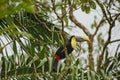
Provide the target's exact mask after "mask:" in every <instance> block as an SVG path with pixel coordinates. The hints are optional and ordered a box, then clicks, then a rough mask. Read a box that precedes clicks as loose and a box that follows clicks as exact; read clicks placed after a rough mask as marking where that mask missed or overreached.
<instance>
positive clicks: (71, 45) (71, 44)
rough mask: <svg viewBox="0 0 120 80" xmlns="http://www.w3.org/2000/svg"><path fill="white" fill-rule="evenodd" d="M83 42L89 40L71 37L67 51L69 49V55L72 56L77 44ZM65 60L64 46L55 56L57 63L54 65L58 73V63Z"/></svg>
mask: <svg viewBox="0 0 120 80" xmlns="http://www.w3.org/2000/svg"><path fill="white" fill-rule="evenodd" d="M82 41H88V38H85V37H78V36H71V38H70V39H69V41H68V43H67V45H66V49H67V53H68V54H70V53H71V52H72V51H73V50H74V48H75V47H76V42H82ZM64 58H65V49H64V47H63V46H61V47H60V48H59V49H58V50H57V51H56V54H55V61H54V63H53V70H54V71H57V65H58V61H59V60H61V59H64Z"/></svg>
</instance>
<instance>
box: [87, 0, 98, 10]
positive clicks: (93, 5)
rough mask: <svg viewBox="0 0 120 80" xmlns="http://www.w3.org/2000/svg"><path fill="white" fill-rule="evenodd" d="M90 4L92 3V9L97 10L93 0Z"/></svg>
mask: <svg viewBox="0 0 120 80" xmlns="http://www.w3.org/2000/svg"><path fill="white" fill-rule="evenodd" d="M89 3H90V7H91V8H92V9H96V4H95V2H94V1H92V0H91V1H90V2H89Z"/></svg>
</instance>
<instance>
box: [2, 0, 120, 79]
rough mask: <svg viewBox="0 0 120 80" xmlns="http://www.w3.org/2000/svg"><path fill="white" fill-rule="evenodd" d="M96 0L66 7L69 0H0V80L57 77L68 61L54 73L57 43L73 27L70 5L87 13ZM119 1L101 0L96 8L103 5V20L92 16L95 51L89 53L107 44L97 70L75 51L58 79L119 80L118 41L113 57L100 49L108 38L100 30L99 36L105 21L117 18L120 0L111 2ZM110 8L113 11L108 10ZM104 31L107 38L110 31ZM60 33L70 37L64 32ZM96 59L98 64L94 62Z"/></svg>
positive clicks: (73, 2)
mask: <svg viewBox="0 0 120 80" xmlns="http://www.w3.org/2000/svg"><path fill="white" fill-rule="evenodd" d="M97 1H99V0H96V1H94V0H71V6H69V5H70V2H69V0H68V1H66V0H60V1H57V0H51V1H49V0H40V1H39V0H8V1H7V0H0V80H12V79H16V80H30V79H31V80H37V79H39V80H40V79H50V80H57V79H58V78H59V76H61V75H62V72H63V71H65V70H64V69H65V68H66V65H65V64H66V62H67V61H66V60H65V62H63V61H60V62H59V66H58V70H57V72H53V71H52V64H53V60H54V57H53V56H54V53H55V51H56V49H57V48H58V46H60V45H61V44H63V38H62V37H61V36H63V34H62V29H63V28H69V26H70V25H71V24H70V18H69V15H70V14H69V10H70V7H72V9H73V11H75V10H78V9H81V10H82V11H83V12H85V13H87V14H89V13H90V11H91V10H92V9H96V7H97V6H99V4H98V5H97ZM117 2H119V0H116V1H110V2H109V0H107V1H101V3H100V6H99V7H101V6H102V10H103V9H104V8H105V10H106V11H104V10H103V14H104V12H106V13H107V15H103V19H104V20H103V21H102V22H101V23H100V24H98V22H97V20H96V18H95V19H94V23H93V24H92V29H96V33H95V34H93V35H94V36H96V37H95V38H96V40H97V44H98V46H97V51H93V52H94V53H98V55H99V54H100V53H102V50H104V48H105V52H104V53H105V54H104V55H103V60H102V59H101V60H102V63H101V65H100V67H99V70H100V71H98V72H97V71H96V70H94V71H93V70H90V69H89V65H88V63H87V62H86V61H87V60H86V61H85V59H82V58H80V57H78V56H76V55H74V53H77V51H76V52H74V53H73V55H69V58H70V65H69V66H67V68H68V70H66V74H65V75H64V74H63V77H61V79H63V80H111V79H118V80H119V79H120V75H119V74H120V52H119V47H120V45H119V44H118V47H117V49H116V50H115V51H116V52H115V53H113V54H114V55H113V56H110V52H109V47H108V46H106V47H104V46H105V44H106V43H107V41H106V40H105V39H104V38H103V33H101V32H99V33H98V34H97V31H98V30H99V27H100V26H103V24H108V23H109V21H114V19H115V20H119V14H117V12H119V11H120V10H119V9H120V6H119V5H118V4H119V3H118V4H115V3H117ZM113 8H114V9H113ZM112 9H113V10H115V11H116V13H111V12H112V11H111V10H112ZM110 14H111V15H110ZM53 15H54V16H53ZM116 15H117V16H118V18H116ZM106 16H109V17H106ZM55 23H56V24H55ZM59 25H60V26H59ZM61 26H62V27H61ZM66 26H67V27H66ZM81 26H83V25H81ZM81 29H82V28H81ZM97 29H98V30H97ZM108 32H109V33H108V37H109V34H110V31H108ZM64 35H67V36H70V35H69V34H67V33H66V32H64ZM91 35H92V34H91ZM110 35H111V34H110ZM89 38H91V37H89ZM108 42H109V43H107V44H110V43H112V42H110V41H109V40H108ZM81 49H82V48H81ZM81 49H77V50H79V51H81ZM93 49H94V48H93ZM82 50H83V49H82ZM94 50H95V49H94ZM79 51H78V52H79ZM83 51H84V50H83ZM100 57H101V56H100ZM95 61H96V60H95ZM96 63H97V64H99V62H97V61H96ZM96 63H95V64H96Z"/></svg>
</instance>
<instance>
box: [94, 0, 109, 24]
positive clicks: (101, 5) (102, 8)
mask: <svg viewBox="0 0 120 80" xmlns="http://www.w3.org/2000/svg"><path fill="white" fill-rule="evenodd" d="M96 2H97V4H98V5H99V7H100V8H101V10H102V13H103V15H104V16H105V18H106V20H107V21H108V23H109V24H110V25H111V21H110V19H109V18H108V16H107V13H106V11H105V9H104V6H103V4H102V3H100V1H99V0H96Z"/></svg>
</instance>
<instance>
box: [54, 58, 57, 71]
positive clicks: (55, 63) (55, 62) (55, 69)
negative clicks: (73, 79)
mask: <svg viewBox="0 0 120 80" xmlns="http://www.w3.org/2000/svg"><path fill="white" fill-rule="evenodd" d="M57 66H58V60H56V59H55V61H54V63H53V71H55V72H57Z"/></svg>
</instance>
